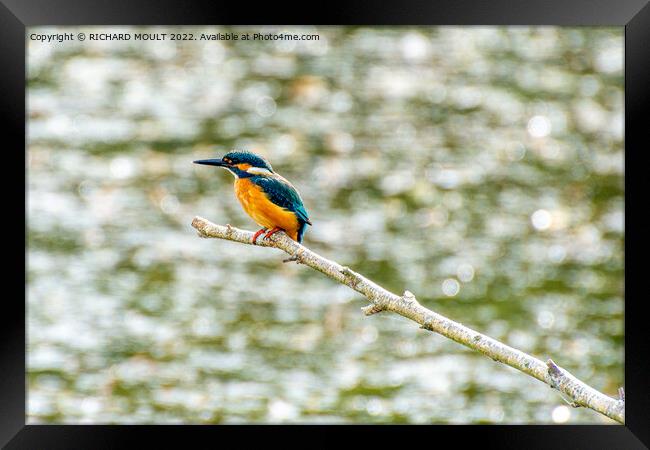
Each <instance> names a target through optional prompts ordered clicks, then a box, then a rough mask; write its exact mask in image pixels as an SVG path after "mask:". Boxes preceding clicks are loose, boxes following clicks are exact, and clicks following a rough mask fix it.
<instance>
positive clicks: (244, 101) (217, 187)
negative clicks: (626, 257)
mask: <svg viewBox="0 0 650 450" xmlns="http://www.w3.org/2000/svg"><path fill="white" fill-rule="evenodd" d="M252 30H253V31H255V30H256V29H252ZM293 30H298V29H293ZM30 31H38V32H65V31H67V32H70V31H73V32H75V33H76V32H79V31H84V32H86V33H90V32H96V31H107V30H106V29H103V30H101V29H92V28H79V29H77V28H61V29H51V28H37V29H30ZM109 31H115V32H131V33H133V32H136V31H138V32H143V31H144V32H152V33H153V32H165V31H167V32H169V31H170V29H163V28H116V29H113V30H109ZM175 31H183V32H193V33H201V32H210V33H214V32H216V31H222V32H224V31H234V32H238V33H243V32H247V31H251V29H245V28H235V29H225V28H214V27H212V28H183V29H180V28H177V29H175ZM267 31H278V30H272V29H270V30H267ZM298 32H300V33H303V32H309V33H316V34H318V35H319V36H320V40H318V41H310V42H306V41H300V42H295V41H293V42H292V41H281V40H278V41H266V42H253V41H251V42H247V41H236V42H233V41H228V42H225V41H210V42H201V41H196V42H171V41H164V42H161V41H158V42H135V41H133V40H131V41H128V42H121V41H90V40H87V41H85V42H83V43H81V42H79V41H73V42H64V43H50V44H47V43H39V42H35V41H30V42H29V58H28V64H29V74H28V76H29V79H28V87H29V91H28V112H29V125H28V187H29V195H28V214H29V216H28V225H29V229H28V232H29V241H28V250H27V251H28V278H29V279H28V290H27V297H28V384H29V393H28V420H29V422H31V423H57V422H58V423H154V422H155V423H237V422H290V423H309V422H319V423H350V422H377V423H380V422H381V423H386V422H391V423H398V422H409V423H530V422H537V423H552V422H569V423H612V422H611V421H610V420H609V419H606V418H604V417H602V416H600V415H599V414H597V413H595V412H593V411H590V410H585V409H571V408H569V407H568V406H566V404H565V403H564V401H563V400H562V398H561V397H560V396H559V394H558V393H557V392H556V391H553V390H551V389H550V388H549V387H548V386H546V385H544V384H542V383H541V382H539V381H536V380H534V379H532V378H530V377H528V376H526V375H523V374H521V373H519V372H517V371H515V370H514V369H510V368H508V367H505V366H503V365H500V364H498V363H495V362H493V361H492V360H491V359H489V358H486V357H484V356H481V355H479V354H477V353H474V352H472V351H469V350H467V349H465V348H464V347H462V346H460V345H459V344H456V343H454V342H452V341H449V340H447V339H445V338H443V337H441V336H438V335H432V334H431V333H429V332H426V331H423V330H421V329H419V328H418V327H417V326H416V325H415V324H413V323H412V322H409V321H408V320H406V319H404V318H401V317H399V316H396V315H392V314H378V315H375V316H372V317H364V316H363V314H362V313H361V312H360V307H362V306H365V305H366V304H367V302H366V301H365V300H364V299H363V298H362V297H361V296H360V295H358V294H356V293H354V292H353V291H351V290H349V289H348V288H346V287H344V286H340V285H338V284H336V283H335V282H333V281H331V280H329V279H327V278H325V277H323V276H322V275H320V274H319V273H317V272H315V271H313V270H310V269H309V268H306V267H303V266H299V265H295V264H283V263H282V262H281V260H282V258H283V257H284V256H283V254H282V253H280V252H279V251H276V250H271V249H265V248H255V247H250V246H243V245H241V244H236V243H232V242H227V241H221V240H207V239H199V238H198V237H197V235H196V233H195V231H194V230H193V229H192V228H191V226H190V223H191V220H192V218H193V216H194V215H201V216H203V217H206V218H208V219H210V220H212V221H214V222H216V223H222V224H225V223H230V224H233V225H235V226H239V227H242V228H246V229H250V230H255V229H256V225H255V224H253V222H252V221H251V220H250V219H249V218H248V217H247V216H246V215H245V213H244V212H243V211H242V210H241V208H240V206H239V204H238V203H237V201H236V199H235V198H234V194H233V192H232V191H233V189H232V178H231V177H230V175H228V174H227V173H225V172H221V171H219V170H217V169H216V168H211V167H206V166H197V165H193V164H191V161H192V160H194V159H200V158H207V157H214V156H217V155H221V154H223V153H224V152H225V151H226V150H229V149H232V148H238V149H251V150H257V151H258V152H260V153H262V154H264V155H266V156H267V157H268V158H269V159H270V161H271V162H272V164H273V166H274V168H275V169H276V171H277V172H279V173H281V174H282V175H284V176H285V177H287V178H288V179H290V180H291V181H292V182H294V184H295V185H296V186H297V188H298V189H299V190H300V192H301V194H302V197H303V199H304V202H305V204H306V206H307V209H308V210H309V212H310V216H311V218H312V221H313V223H314V226H313V227H310V229H309V230H308V232H307V234H306V239H305V244H306V245H307V246H308V247H310V248H311V249H313V250H315V251H317V252H319V253H321V254H322V255H324V256H326V257H328V258H331V259H335V260H336V261H338V262H340V263H341V264H344V265H348V266H350V267H351V268H353V269H354V270H357V271H359V272H361V273H363V274H364V275H366V276H368V277H370V278H372V279H374V280H376V281H377V282H379V283H380V284H382V285H383V286H384V287H386V288H387V289H390V290H392V291H393V292H396V293H401V292H403V291H404V290H405V289H408V290H410V291H412V292H414V293H415V294H416V295H417V296H418V299H419V300H420V302H421V303H423V304H424V305H425V306H427V307H429V308H431V309H433V310H435V311H437V312H439V313H441V314H444V315H446V316H448V317H450V318H452V319H454V320H457V321H459V322H462V323H463V324H465V325H468V326H470V327H472V328H475V329H477V330H479V331H481V332H484V333H486V334H488V335H490V336H492V337H494V338H496V339H499V340H502V341H504V342H506V343H508V344H510V345H512V346H514V347H517V348H519V349H521V350H523V351H525V352H528V353H531V354H532V355H534V356H536V357H538V358H542V359H546V358H548V357H552V358H553V359H554V360H555V361H556V362H557V363H558V364H560V365H562V366H563V367H565V368H567V369H568V370H570V371H572V372H573V373H574V374H575V375H576V376H578V377H579V378H581V379H583V380H585V381H586V382H588V383H589V384H591V385H592V386H594V387H595V388H597V389H599V390H601V391H603V392H605V393H607V394H609V395H615V393H616V390H617V388H618V387H619V386H621V385H622V384H623V306H624V302H623V235H624V223H623V194H624V190H623V91H622V83H623V78H622V76H623V73H622V66H623V40H622V38H623V34H622V28H618V29H614V28H588V27H581V28H554V27H544V28H528V27H512V28H483V27H467V28H454V27H441V28H425V27H422V28H407V27H401V28H394V29H391V28H385V27H384V28H375V29H371V28H334V27H322V28H309V29H302V30H298Z"/></svg>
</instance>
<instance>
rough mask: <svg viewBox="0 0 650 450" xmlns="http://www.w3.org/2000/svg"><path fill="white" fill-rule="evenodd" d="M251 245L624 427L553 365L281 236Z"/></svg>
mask: <svg viewBox="0 0 650 450" xmlns="http://www.w3.org/2000/svg"><path fill="white" fill-rule="evenodd" d="M192 226H193V227H194V228H196V230H197V231H198V232H199V236H201V237H209V238H219V239H226V240H230V241H234V242H240V243H242V244H252V238H253V233H252V232H250V231H245V230H240V229H238V228H234V227H231V226H230V225H227V226H223V225H216V224H213V223H211V222H209V221H208V220H206V219H203V218H201V217H198V216H197V217H195V218H194V220H193V221H192ZM255 245H259V246H263V247H275V248H278V249H280V250H283V251H284V252H286V253H288V254H289V255H290V256H291V258H289V260H290V261H296V262H298V263H301V264H304V265H306V266H309V267H311V268H312V269H315V270H317V271H319V272H321V273H323V274H325V275H327V276H328V277H330V278H331V279H333V280H335V281H338V282H339V283H342V284H344V285H346V286H348V287H350V288H351V289H354V290H355V291H357V292H359V293H360V294H362V295H364V296H365V297H366V298H367V299H368V300H369V301H370V302H371V305H369V306H366V307H364V308H362V310H363V312H364V313H365V314H366V315H372V314H375V313H378V312H381V311H392V312H394V313H397V314H399V315H401V316H403V317H406V318H407V319H411V320H412V321H414V322H416V323H418V324H419V325H420V327H421V328H423V329H425V330H429V331H433V332H436V333H438V334H441V335H443V336H445V337H446V338H449V339H451V340H454V341H456V342H458V343H459V344H462V345H464V346H465V347H469V348H471V349H472V350H475V351H478V352H480V353H483V354H484V355H486V356H489V357H490V358H492V359H493V360H495V361H499V362H501V363H503V364H506V365H508V366H510V367H513V368H515V369H517V370H519V371H521V372H523V373H525V374H528V375H530V376H532V377H534V378H537V379H538V380H540V381H542V382H544V383H546V384H548V385H549V386H550V387H552V388H554V389H557V390H558V391H560V392H561V393H562V394H564V395H565V396H566V397H568V398H569V399H570V402H569V403H570V404H571V405H572V406H574V407H579V406H583V407H586V408H590V409H593V410H594V411H597V412H599V413H601V414H604V415H605V416H607V417H609V418H611V419H613V420H615V421H617V422H620V423H622V424H624V423H625V398H624V395H622V394H621V395H619V398H618V399H615V398H612V397H609V396H607V395H605V394H602V393H601V392H599V391H597V390H596V389H594V388H592V387H590V386H588V385H587V384H585V383H583V382H582V381H580V380H578V379H577V378H576V377H574V376H573V375H571V374H570V373H569V372H567V371H566V370H564V369H562V368H561V367H559V366H558V365H556V364H555V363H554V362H553V360H551V359H549V360H548V361H547V362H546V363H544V362H543V361H541V360H539V359H537V358H534V357H533V356H530V355H528V354H526V353H524V352H522V351H520V350H517V349H515V348H512V347H510V346H508V345H506V344H503V343H501V342H499V341H497V340H495V339H492V338H490V337H488V336H486V335H484V334H481V333H479V332H477V331H474V330H472V329H471V328H468V327H466V326H464V325H462V324H460V323H458V322H454V321H453V320H451V319H448V318H446V317H444V316H442V315H440V314H437V313H435V312H433V311H431V310H429V309H427V308H425V307H423V306H422V305H421V304H420V303H419V302H418V301H417V299H416V298H415V296H414V295H413V294H412V293H411V292H409V291H405V292H404V294H403V295H402V296H398V295H395V294H393V293H392V292H389V291H387V290H386V289H384V288H382V287H381V286H379V285H378V284H376V283H374V282H373V281H371V280H369V279H367V278H365V277H364V276H362V275H360V274H358V273H356V272H354V271H353V270H351V269H350V268H349V267H346V266H341V265H340V264H338V263H336V262H334V261H331V260H329V259H327V258H324V257H322V256H320V255H318V254H317V253H314V252H313V251H311V250H309V249H307V248H306V247H304V246H302V245H300V244H299V243H297V242H296V241H294V240H292V239H291V238H289V237H288V236H287V235H286V234H284V233H282V232H280V233H276V234H274V235H273V236H271V237H270V238H269V239H268V240H266V239H262V238H260V239H258V240H257V243H256V244H255ZM621 392H622V390H621Z"/></svg>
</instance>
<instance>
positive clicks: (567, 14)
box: [0, 0, 650, 449]
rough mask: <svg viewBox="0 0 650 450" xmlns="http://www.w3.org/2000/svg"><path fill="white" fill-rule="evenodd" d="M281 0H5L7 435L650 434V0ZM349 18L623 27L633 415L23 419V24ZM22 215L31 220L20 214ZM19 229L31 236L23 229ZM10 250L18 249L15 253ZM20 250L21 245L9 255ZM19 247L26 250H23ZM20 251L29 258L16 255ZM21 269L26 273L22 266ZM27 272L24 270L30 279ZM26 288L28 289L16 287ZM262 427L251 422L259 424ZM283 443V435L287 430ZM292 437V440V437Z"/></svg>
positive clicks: (608, 443)
mask: <svg viewBox="0 0 650 450" xmlns="http://www.w3.org/2000/svg"><path fill="white" fill-rule="evenodd" d="M302 6H303V7H304V8H303V7H299V6H298V5H296V4H294V5H292V6H289V5H285V7H284V9H283V7H282V6H281V5H280V4H278V3H276V2H266V3H264V4H259V5H253V4H251V3H248V2H240V3H239V4H236V3H217V2H210V1H194V2H187V1H185V2H183V1H181V0H178V1H170V0H159V1H152V0H130V1H124V0H112V1H109V0H94V1H90V0H86V1H82V0H59V1H56V2H53V1H49V2H48V1H45V0H29V1H24V0H23V1H21V0H0V58H1V59H2V64H1V65H0V67H2V69H3V70H2V71H0V79H1V82H0V85H1V86H2V90H1V92H2V95H1V96H0V114H2V124H3V125H4V126H3V129H4V132H3V134H2V135H3V138H4V142H5V145H4V150H5V151H4V152H3V157H4V163H5V164H4V167H3V169H4V171H5V176H3V177H1V179H2V181H1V183H2V192H3V194H4V196H5V197H4V200H5V201H4V204H3V206H4V211H5V214H4V218H3V220H2V222H3V224H4V225H7V226H8V227H9V229H8V230H7V231H5V233H3V235H2V236H3V238H4V247H5V262H6V264H4V267H5V269H4V270H3V273H4V275H5V280H6V281H5V286H7V287H14V288H15V289H16V294H15V295H10V294H9V292H12V293H13V289H11V290H10V291H7V290H5V291H4V292H5V293H6V294H5V295H4V299H3V301H2V304H3V306H4V314H3V315H2V317H3V325H2V327H0V332H1V333H2V334H1V338H0V444H1V445H6V448H8V449H17V448H20V449H22V448H29V449H32V448H47V449H50V448H66V449H72V448H84V449H89V448H93V449H96V448H123V447H129V446H132V445H133V443H134V442H136V440H139V441H140V442H147V443H148V444H151V445H152V446H153V445H156V446H160V445H162V447H163V448H169V447H172V446H174V447H175V446H176V444H179V445H183V446H184V447H189V448H195V447H215V446H218V445H222V444H223V443H224V441H223V439H224V436H222V434H223V433H228V434H234V435H233V436H230V438H234V439H236V440H235V441H231V442H244V443H249V442H250V441H251V439H253V438H261V439H268V438H270V437H271V436H270V434H271V433H273V434H275V433H277V432H296V431H298V432H300V433H301V434H302V433H304V434H303V436H304V437H303V439H298V440H297V441H296V442H298V443H300V444H301V445H313V443H310V441H312V442H313V440H316V443H317V445H318V446H325V445H333V444H338V445H340V443H341V441H340V437H339V436H338V433H339V432H340V431H346V432H350V431H353V432H356V433H358V434H360V435H362V438H363V439H364V445H368V444H373V443H375V442H380V441H384V440H385V438H387V437H388V436H389V435H392V437H397V436H398V435H400V437H403V438H408V441H402V442H404V443H406V442H408V443H409V444H410V445H417V446H420V445H427V446H429V445H443V444H444V442H445V441H444V440H445V439H452V441H453V442H454V445H455V446H456V445H459V444H460V445H461V447H462V446H463V444H465V443H467V441H468V440H469V439H472V440H477V441H479V442H480V445H481V447H482V448H517V449H520V448H527V449H529V448H576V449H577V448H585V449H597V448H606V449H634V448H647V447H646V446H647V445H650V426H648V424H650V419H649V417H648V411H649V410H650V391H649V389H648V385H649V383H648V380H649V379H650V373H649V371H648V365H649V363H648V357H647V354H648V353H647V352H648V349H647V348H646V344H647V343H648V342H650V340H649V339H648V329H649V328H650V327H648V326H647V325H646V323H645V321H646V320H645V317H646V316H645V315H644V314H643V307H644V303H645V300H646V299H645V296H644V295H643V293H644V290H643V285H642V282H643V281H642V280H643V278H644V271H645V270H646V269H645V266H646V265H645V264H644V260H643V256H644V254H645V253H646V249H647V247H648V246H647V238H646V233H647V230H648V224H649V223H650V221H648V219H646V218H645V209H646V206H645V204H644V197H643V195H644V194H643V188H644V187H646V186H647V183H646V182H645V178H644V175H643V173H642V171H643V170H644V169H645V165H644V163H643V150H644V145H645V147H647V145H648V144H647V141H646V139H645V138H646V136H645V135H646V134H647V132H646V130H644V125H645V127H646V128H647V124H646V123H645V122H644V121H643V119H642V117H648V115H649V114H648V112H649V111H648V109H649V107H648V106H649V105H650V87H649V85H650V83H649V80H650V6H649V5H648V1H647V0H616V1H614V0H609V1H608V0H564V1H560V0H534V1H533V0H491V1H480V0H475V1H469V0H462V1H461V0H444V1H435V2H434V1H429V2H425V1H415V0H401V1H399V2H391V3H385V2H382V3H379V2H377V3H376V4H374V5H371V4H368V3H367V2H361V1H352V2H351V1H348V2H332V1H330V2H326V3H319V4H316V3H313V2H312V3H310V4H306V3H305V4H303V5H302ZM262 22H264V23H275V24H284V25H287V24H323V25H328V24H350V25H566V26H587V25H597V26H620V27H625V204H626V208H625V216H626V217H625V223H626V232H625V233H626V239H625V293H626V296H625V297H626V299H625V390H626V425H624V426H617V425H612V426H608V425H600V426H599V425H594V426H591V425H568V426H559V425H558V426H535V425H531V426H471V427H469V428H468V427H464V426H435V427H428V426H409V427H404V426H396V427H377V426H376V427H373V428H370V427H367V426H353V427H328V428H324V427H323V426H302V427H277V426H255V427H250V426H228V427H224V426H192V425H190V426H153V425H152V426H105V425H104V426H102V425H83V426H75V425H26V424H25V422H26V415H25V398H26V379H25V361H26V357H25V349H26V340H25V338H26V334H25V325H26V324H25V312H26V307H25V302H26V294H25V288H26V285H27V283H28V280H27V273H26V267H27V266H26V262H27V261H26V259H25V258H26V256H25V255H26V253H25V250H26V242H27V240H26V237H27V232H26V230H27V221H28V220H29V217H27V215H26V207H25V202H26V200H27V193H26V179H27V176H29V174H28V173H27V172H26V170H25V171H20V170H19V169H18V166H19V165H21V164H22V167H26V164H25V156H26V154H22V157H21V153H20V151H19V148H20V147H22V148H24V149H25V151H26V148H25V142H26V141H25V131H26V128H25V120H26V114H25V113H26V106H25V99H26V96H25V79H26V77H25V74H26V72H25V71H26V38H25V28H26V27H28V26H36V25H175V24H178V25H203V24H224V23H231V24H242V25H244V24H246V25H251V24H260V23H262ZM20 216H23V217H24V218H25V222H24V223H23V222H21V221H20V220H19V217H20ZM18 236H23V237H24V242H25V247H24V248H19V247H20V242H19V241H18V239H17V237H18ZM7 250H8V251H9V252H10V253H7ZM11 253H14V254H15V256H14V255H13V254H12V255H11V256H9V254H11ZM21 255H22V256H21ZM20 261H22V262H23V264H22V265H21V264H20V263H19V262H20ZM21 271H22V274H23V277H21ZM21 280H24V282H25V284H23V282H22V281H21ZM20 292H22V293H23V295H20ZM253 431H254V432H253ZM277 443H282V444H284V440H283V441H277ZM286 443H290V442H286Z"/></svg>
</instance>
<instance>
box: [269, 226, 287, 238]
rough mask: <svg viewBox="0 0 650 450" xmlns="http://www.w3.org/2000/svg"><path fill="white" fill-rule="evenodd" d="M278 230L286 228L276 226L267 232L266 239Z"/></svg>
mask: <svg viewBox="0 0 650 450" xmlns="http://www.w3.org/2000/svg"><path fill="white" fill-rule="evenodd" d="M278 231H284V230H283V229H282V228H279V227H275V228H273V229H272V230H271V231H269V232H268V233H266V236H264V239H268V238H270V237H271V236H273V235H274V234H275V233H277V232H278Z"/></svg>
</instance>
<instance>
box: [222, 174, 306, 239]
mask: <svg viewBox="0 0 650 450" xmlns="http://www.w3.org/2000/svg"><path fill="white" fill-rule="evenodd" d="M235 195H236V196H237V199H238V200H239V202H240V203H241V205H242V207H243V208H244V211H246V213H247V214H248V215H249V216H251V218H252V219H253V220H254V221H255V222H257V224H259V225H260V226H262V227H264V228H268V229H271V228H275V227H278V228H282V229H283V230H285V231H286V232H287V234H288V235H289V236H290V237H291V239H293V240H298V219H297V218H296V215H295V214H294V213H293V212H291V211H287V210H286V209H284V208H281V207H279V206H278V205H276V204H274V203H273V202H271V200H269V199H268V198H267V197H266V194H265V193H264V192H263V191H262V188H260V187H259V186H257V185H256V184H255V183H253V182H251V181H250V180H248V179H246V178H238V179H237V180H235Z"/></svg>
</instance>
